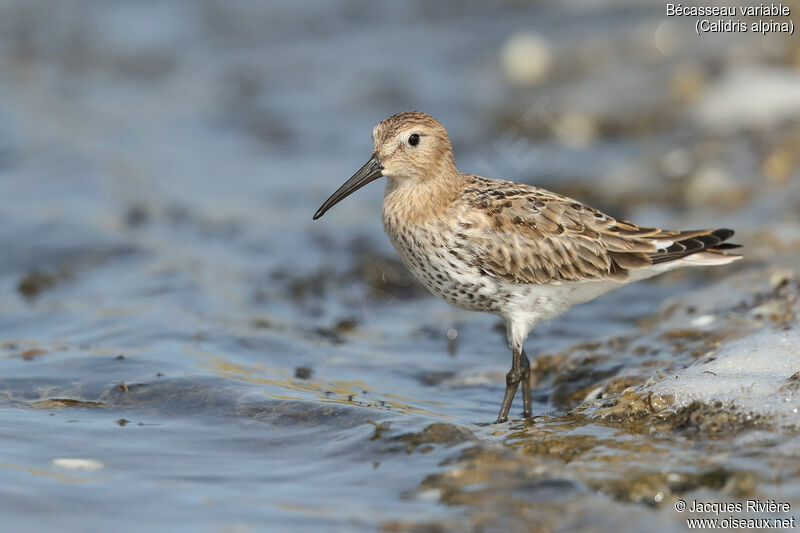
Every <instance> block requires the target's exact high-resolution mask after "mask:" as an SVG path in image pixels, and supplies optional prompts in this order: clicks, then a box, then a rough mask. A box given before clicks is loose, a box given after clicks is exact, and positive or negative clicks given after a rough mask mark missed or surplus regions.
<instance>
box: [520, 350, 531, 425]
mask: <svg viewBox="0 0 800 533" xmlns="http://www.w3.org/2000/svg"><path fill="white" fill-rule="evenodd" d="M532 414H533V407H532V402H531V362H530V360H529V359H528V356H527V355H526V354H525V350H522V416H523V418H530V417H531V415H532Z"/></svg>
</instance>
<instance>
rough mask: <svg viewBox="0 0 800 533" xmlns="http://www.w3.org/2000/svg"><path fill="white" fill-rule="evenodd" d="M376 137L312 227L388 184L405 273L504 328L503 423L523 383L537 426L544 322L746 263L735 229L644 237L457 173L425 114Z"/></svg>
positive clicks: (535, 194)
mask: <svg viewBox="0 0 800 533" xmlns="http://www.w3.org/2000/svg"><path fill="white" fill-rule="evenodd" d="M372 137H373V141H374V152H373V154H372V157H371V158H370V159H369V161H367V163H366V164H365V165H364V166H363V167H362V168H361V169H360V170H359V171H358V172H356V173H355V174H354V175H353V177H351V178H350V179H349V180H347V181H346V182H345V183H344V185H342V186H341V187H340V188H339V189H338V190H337V191H336V192H334V193H333V194H332V195H331V197H330V198H328V199H327V200H326V201H325V203H324V204H322V207H320V208H319V210H317V212H316V214H314V220H316V219H318V218H319V217H321V216H322V215H324V214H325V212H326V211H327V210H328V209H330V208H331V207H333V206H334V205H335V204H337V203H338V202H340V201H341V200H342V199H344V198H345V197H346V196H348V195H350V194H351V193H353V192H355V191H356V190H358V189H360V188H361V187H363V186H364V185H366V184H368V183H370V182H371V181H373V180H376V179H378V178H380V177H382V176H383V177H386V179H387V181H386V189H385V191H384V195H383V215H382V218H383V227H384V229H385V231H386V233H387V234H388V235H389V239H390V240H391V241H392V244H393V245H394V248H395V250H397V253H398V254H399V255H400V258H401V259H402V261H403V263H404V264H405V266H406V267H407V268H408V269H409V270H410V271H411V272H413V273H414V275H415V276H416V277H417V279H419V281H421V282H422V284H423V285H425V286H426V287H427V288H428V290H430V291H431V292H432V293H434V294H435V295H436V296H438V297H440V298H442V299H443V300H445V301H446V302H448V303H451V304H453V305H455V306H457V307H460V308H463V309H468V310H470V311H484V312H488V313H494V314H496V315H499V316H500V317H501V318H502V319H503V321H504V322H505V327H506V335H507V337H508V343H509V345H510V347H511V353H512V362H511V370H510V371H509V372H508V374H507V375H506V391H505V396H504V398H503V404H502V406H501V408H500V414H499V416H498V417H497V422H505V421H506V420H507V419H508V412H509V409H510V408H511V402H512V401H513V399H514V396H515V394H516V392H517V389H518V387H519V385H520V383H521V384H522V398H523V414H524V416H525V417H530V416H531V387H530V362H529V361H528V357H527V356H526V355H525V350H524V349H523V343H524V341H525V339H526V337H527V336H528V333H529V332H530V330H531V329H532V328H533V327H534V326H535V325H536V324H537V323H539V322H541V321H543V320H547V319H550V318H553V317H555V316H557V315H559V314H561V313H563V312H564V311H566V310H567V309H569V308H570V307H572V306H573V305H576V304H579V303H582V302H586V301H589V300H592V299H594V298H596V297H598V296H600V295H602V294H604V293H606V292H609V291H611V290H613V289H616V288H619V287H621V286H623V285H625V284H626V283H630V282H633V281H638V280H641V279H645V278H649V277H652V276H655V275H657V274H660V273H662V272H666V271H668V270H672V269H675V268H679V267H684V266H694V265H723V264H725V263H730V262H731V261H734V260H736V259H739V257H740V256H738V255H735V254H732V253H730V252H729V251H730V250H731V249H733V248H737V247H738V246H737V245H735V244H730V243H725V242H724V241H726V240H727V239H729V238H730V237H731V236H732V235H733V231H732V230H729V229H703V230H691V231H669V230H662V229H657V228H647V227H643V226H637V225H636V224H633V223H631V222H628V221H626V220H621V219H618V218H614V217H612V216H609V215H606V214H604V213H601V212H600V211H598V210H597V209H593V208H592V207H589V206H588V205H586V204H583V203H581V202H579V201H577V200H573V199H571V198H567V197H564V196H561V195H558V194H555V193H552V192H549V191H546V190H544V189H540V188H537V187H532V186H529V185H523V184H520V183H513V182H510V181H502V180H497V179H488V178H482V177H478V176H473V175H470V174H462V173H460V172H459V171H458V170H457V169H456V165H455V161H454V160H453V150H452V147H451V145H450V139H449V138H448V136H447V131H446V130H445V128H444V126H442V125H441V124H440V123H439V122H438V121H437V120H436V119H434V118H433V117H431V116H430V115H427V114H425V113H420V112H417V111H408V112H404V113H399V114H397V115H394V116H391V117H389V118H387V119H386V120H383V121H381V122H380V123H379V124H378V125H377V126H376V127H375V129H374V130H373V131H372Z"/></svg>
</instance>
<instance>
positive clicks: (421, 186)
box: [383, 166, 464, 224]
mask: <svg viewBox="0 0 800 533" xmlns="http://www.w3.org/2000/svg"><path fill="white" fill-rule="evenodd" d="M463 188H464V176H463V175H462V174H460V173H459V172H458V170H456V168H455V166H452V168H449V166H448V167H445V168H443V169H441V170H440V171H439V172H437V173H435V174H433V175H428V176H426V177H425V178H424V179H419V180H415V179H410V178H388V179H387V181H386V189H385V190H384V193H383V218H384V220H390V219H392V220H394V221H396V222H397V223H403V224H422V223H424V222H426V221H428V220H430V219H432V218H435V217H437V216H439V215H440V214H441V213H443V212H444V211H445V210H447V209H448V208H449V207H450V206H451V205H452V203H453V201H454V200H455V199H456V198H458V196H459V195H460V194H461V191H462V190H463Z"/></svg>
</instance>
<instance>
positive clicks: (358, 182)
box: [314, 154, 383, 220]
mask: <svg viewBox="0 0 800 533" xmlns="http://www.w3.org/2000/svg"><path fill="white" fill-rule="evenodd" d="M382 170H383V165H381V160H380V159H378V156H377V154H372V157H371V158H370V159H369V161H367V164H366V165H364V166H363V167H361V169H360V170H359V171H358V172H356V173H355V174H353V177H352V178H350V179H349V180H347V181H346V182H344V185H342V186H341V187H339V188H338V189H337V190H336V192H335V193H333V194H332V195H331V197H330V198H328V199H327V200H325V203H324V204H322V207H320V208H319V209H317V212H316V213H314V220H317V219H318V218H319V217H321V216H322V215H324V214H325V211H327V210H328V209H330V208H331V207H333V206H335V205H336V204H338V203H339V202H341V201H342V200H344V199H345V198H347V197H348V196H350V195H351V194H353V193H354V192H356V191H357V190H358V189H360V188H361V187H363V186H364V185H366V184H367V183H369V182H371V181H375V180H376V179H378V178H380V177H381V176H382V175H383V174H382V173H381V171H382Z"/></svg>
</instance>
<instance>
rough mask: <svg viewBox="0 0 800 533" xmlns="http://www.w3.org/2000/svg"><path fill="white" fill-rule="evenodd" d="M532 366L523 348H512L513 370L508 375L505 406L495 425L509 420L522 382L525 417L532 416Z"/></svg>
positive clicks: (502, 407) (504, 399) (504, 398)
mask: <svg viewBox="0 0 800 533" xmlns="http://www.w3.org/2000/svg"><path fill="white" fill-rule="evenodd" d="M530 375H531V364H530V361H528V356H527V355H525V352H524V351H523V350H522V348H512V360H511V370H509V371H508V374H506V394H505V396H503V405H502V406H501V407H500V414H499V415H497V420H496V421H495V424H501V423H503V422H505V421H507V420H508V411H509V410H510V409H511V402H512V401H514V395H516V394H517V388H518V387H519V384H520V382H522V383H523V385H522V396H523V402H524V404H525V406H524V411H525V412H524V414H525V417H529V416H531V382H530V379H529V378H530Z"/></svg>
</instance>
